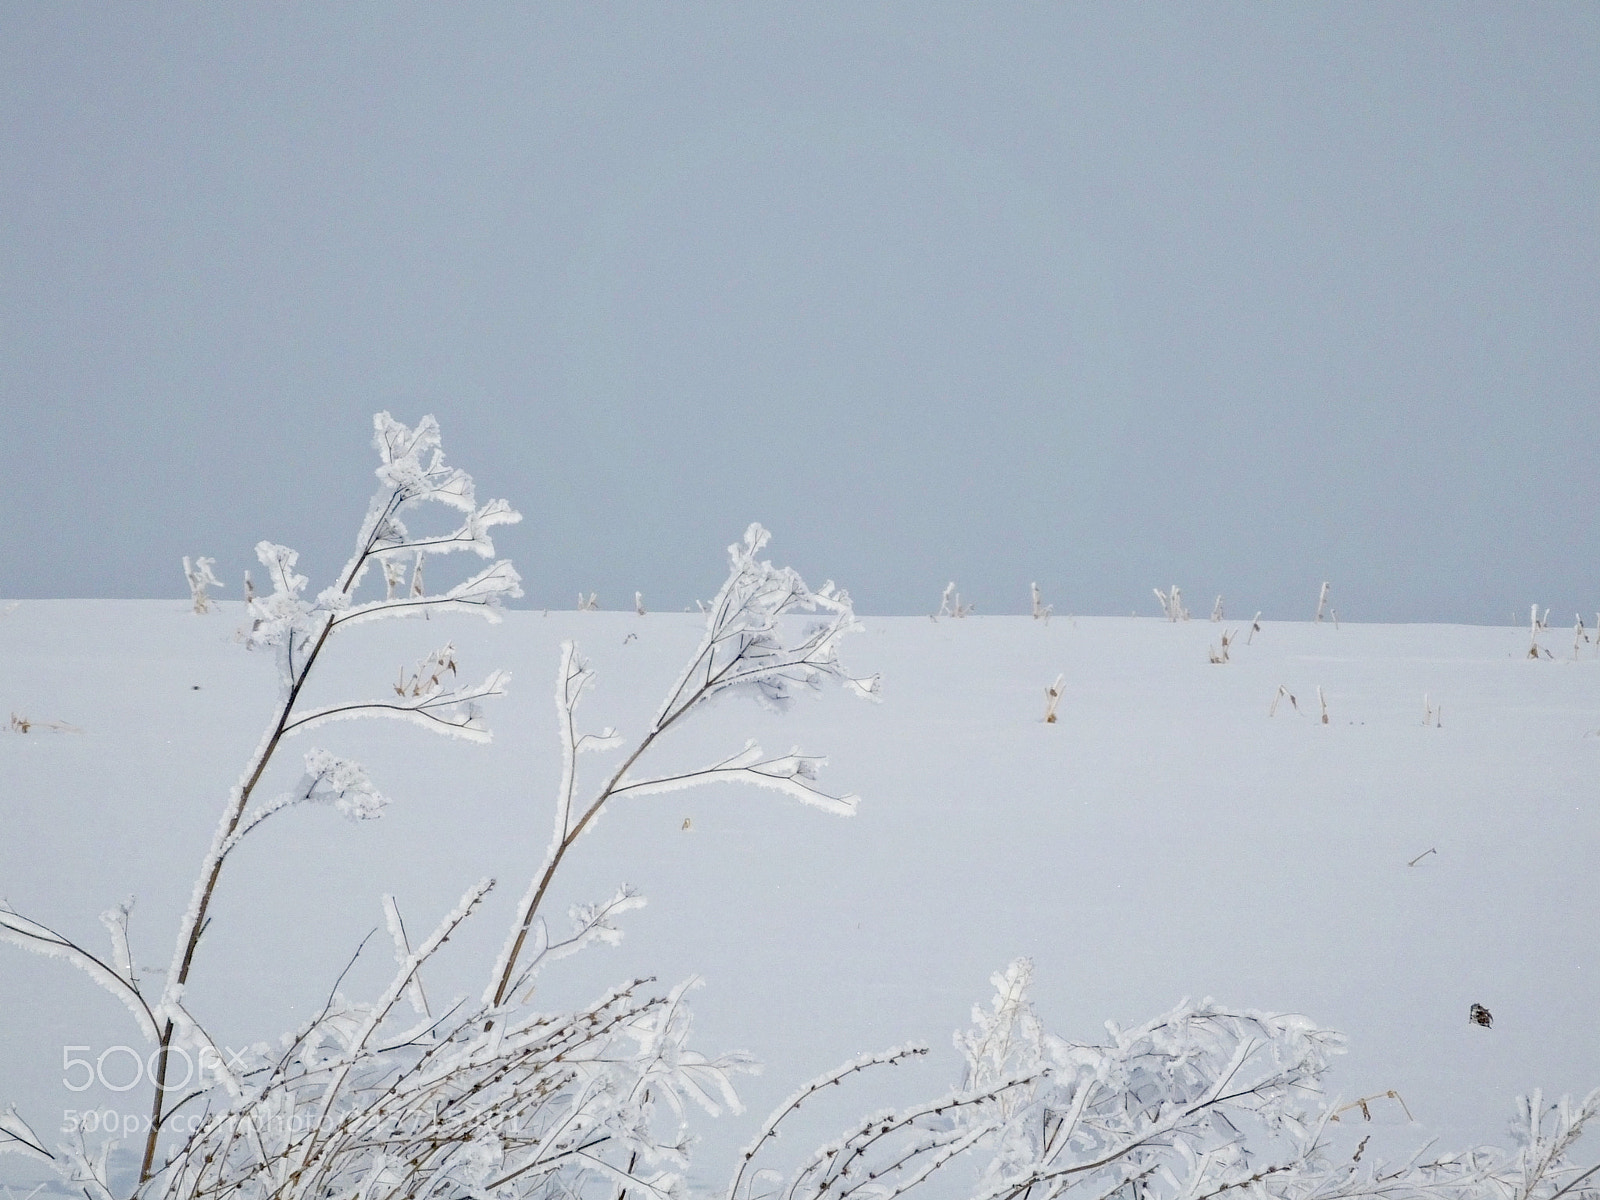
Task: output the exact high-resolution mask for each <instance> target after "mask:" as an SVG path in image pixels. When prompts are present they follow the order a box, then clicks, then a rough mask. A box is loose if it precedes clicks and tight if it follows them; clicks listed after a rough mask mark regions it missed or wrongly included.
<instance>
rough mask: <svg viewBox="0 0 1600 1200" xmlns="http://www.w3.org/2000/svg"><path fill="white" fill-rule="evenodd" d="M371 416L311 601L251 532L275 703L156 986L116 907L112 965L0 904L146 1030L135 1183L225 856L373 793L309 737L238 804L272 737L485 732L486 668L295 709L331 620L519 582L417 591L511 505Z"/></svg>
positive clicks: (498, 595) (420, 440)
mask: <svg viewBox="0 0 1600 1200" xmlns="http://www.w3.org/2000/svg"><path fill="white" fill-rule="evenodd" d="M373 427H374V433H375V436H374V441H375V444H376V447H377V450H378V454H379V458H380V460H381V461H380V465H379V467H378V469H377V475H378V479H379V482H380V487H379V490H378V492H377V493H376V494H375V495H374V496H373V498H372V502H371V504H370V505H369V506H368V510H367V515H366V517H365V519H364V520H363V522H362V524H361V528H360V532H359V534H358V536H357V538H356V549H355V552H354V554H353V555H352V556H351V558H350V560H349V561H348V562H347V563H346V564H345V566H344V568H343V569H342V571H341V572H340V574H339V577H338V582H337V583H336V584H335V585H334V586H332V587H330V588H327V589H325V590H324V591H323V592H321V593H320V594H319V595H318V596H317V597H316V599H315V600H307V599H305V598H304V596H303V595H302V593H303V592H304V590H305V587H306V584H307V582H308V581H307V579H306V577H305V576H304V575H301V574H299V573H298V572H297V571H296V570H295V566H296V562H297V558H298V556H297V555H296V553H295V551H293V550H291V549H289V548H288V547H286V546H279V545H276V544H274V543H272V542H265V541H264V542H261V543H260V544H258V545H257V547H256V556H257V558H258V559H259V560H260V561H261V564H262V566H263V567H264V568H265V569H266V574H267V579H268V581H269V582H270V584H271V591H270V592H268V593H267V594H265V595H257V594H255V593H254V589H253V588H247V591H248V592H249V593H250V594H249V598H248V602H249V609H250V616H251V631H250V634H249V638H248V641H247V644H248V645H249V647H250V648H251V649H259V650H270V651H273V652H274V653H275V655H276V658H277V664H278V677H279V686H280V696H279V704H278V708H277V711H276V714H275V716H274V718H273V720H272V722H271V724H270V725H269V727H268V728H267V730H266V732H265V733H264V734H263V735H262V738H261V741H260V743H259V744H258V745H257V748H256V750H255V752H254V754H252V756H251V758H250V761H249V763H248V764H247V765H246V767H245V770H244V773H243V775H242V776H241V777H240V780H239V783H238V784H237V785H236V786H235V787H234V788H233V789H232V791H231V793H230V794H229V796H228V800H227V803H226V804H225V806H224V809H223V813H222V816H221V819H220V820H219V822H218V825H217V829H216V832H215V834H214V836H213V837H212V840H211V844H210V846H209V848H208V849H207V851H206V856H205V858H204V860H203V861H202V863H201V867H200V871H199V874H198V876H197V877H196V879H195V882H194V885H193V889H192V893H191V898H190V902H189V905H188V908H187V909H186V911H185V912H184V914H183V917H182V920H181V922H180V926H179V931H178V937H177V939H176V945H175V947H174V950H173V957H172V965H171V968H170V969H169V970H168V971H167V974H166V980H165V984H164V986H163V989H162V992H161V995H160V996H159V997H158V998H156V999H155V1000H154V1001H153V1002H151V1001H149V1000H147V999H146V998H145V997H144V996H143V995H142V994H141V993H140V991H139V987H138V984H137V981H136V980H135V979H134V977H133V973H132V968H131V966H130V965H128V963H129V960H128V955H127V949H126V912H125V911H124V913H123V916H122V919H121V920H120V921H117V920H114V919H113V920H111V921H108V926H109V927H110V928H111V931H112V935H113V951H114V960H115V965H114V966H108V965H106V964H105V963H104V962H102V961H101V960H100V959H98V958H96V957H95V956H93V955H91V954H89V953H88V952H87V951H84V950H83V949H82V948H81V947H79V946H77V945H76V944H74V943H73V942H71V941H70V940H68V939H66V938H64V937H62V936H61V935H59V934H57V933H55V932H54V931H52V930H49V929H47V928H45V927H44V926H42V925H39V924H37V923H35V922H32V921H29V920H27V919H26V918H23V917H21V916H18V915H17V914H14V913H9V912H8V913H5V914H3V915H0V937H4V939H5V940H8V941H13V942H16V943H18V944H20V945H22V946H24V947H25V948H27V949H31V950H36V951H40V952H42V953H46V954H50V955H52V956H54V957H58V958H64V959H66V960H67V961H70V962H72V963H73V964H74V965H75V966H78V967H79V968H81V969H82V970H84V971H86V972H88V973H89V974H90V976H91V977H93V978H94V979H95V980H96V981H97V982H99V983H100V984H101V985H102V986H105V987H107V988H108V989H109V990H111V991H112V992H113V993H114V994H116V995H117V996H118V998H119V999H121V1000H122V1001H123V1002H124V1003H125V1004H126V1005H127V1006H128V1007H129V1009H130V1010H131V1011H132V1012H133V1013H134V1016H135V1018H136V1019H137V1020H138V1021H139V1024H140V1028H141V1030H142V1031H143V1032H144V1033H145V1034H146V1036H148V1037H151V1038H152V1040H155V1041H156V1042H157V1043H158V1051H157V1054H156V1056H155V1059H156V1062H157V1066H156V1067H155V1069H154V1071H153V1075H154V1084H155V1086H154V1094H153V1097H152V1101H151V1109H150V1123H149V1133H148V1136H147V1138H146V1140H145V1148H144V1158H143V1162H142V1164H141V1169H140V1179H141V1182H143V1181H147V1180H149V1179H150V1177H151V1175H152V1172H153V1171H154V1169H155V1158H156V1153H157V1147H158V1144H159V1142H160V1139H161V1134H162V1126H163V1123H164V1121H165V1119H166V1117H167V1116H168V1115H169V1097H168V1094H167V1071H168V1067H169V1064H170V1062H171V1055H170V1053H169V1050H170V1049H171V1048H172V1047H173V1046H174V1045H181V1044H187V1043H193V1044H195V1045H198V1046H201V1047H202V1048H204V1047H206V1046H208V1045H209V1038H208V1037H207V1036H206V1035H205V1032H204V1030H203V1028H202V1027H201V1026H200V1025H199V1023H198V1022H196V1021H195V1020H194V1018H193V1017H191V1016H190V1014H189V1013H188V1012H187V1010H186V1009H185V1007H184V1005H183V994H184V990H185V988H186V986H187V984H188V981H189V976H190V973H191V971H192V970H193V967H194V961H195V954H196V951H197V950H198V948H199V945H200V941H201V938H202V937H203V936H204V934H205V931H206V928H207V916H208V914H209V911H210V907H211V902H212V898H213V896H214V895H215V893H216V890H217V886H218V882H219V880H220V877H221V874H222V871H223V867H224V866H225V864H226V862H227V860H228V857H229V856H230V854H231V853H232V852H233V850H234V849H236V848H237V847H238V845H239V843H240V841H241V840H242V839H243V838H244V837H245V836H246V835H247V834H248V833H250V832H251V831H252V830H254V829H255V828H256V827H257V826H259V825H260V824H261V822H262V821H264V820H266V819H267V818H268V817H271V816H273V815H274V814H276V813H278V812H281V811H283V810H285V809H287V808H289V807H292V806H294V805H296V804H300V803H305V802H319V801H320V802H326V803H330V804H332V805H334V806H335V807H337V808H338V809H339V810H340V811H342V812H344V813H345V814H346V815H347V816H351V817H356V818H366V817H374V816H377V815H378V814H379V813H380V811H381V810H382V808H383V806H384V804H385V803H387V800H386V798H385V797H383V796H382V795H381V794H380V793H379V792H378V790H377V789H376V787H374V786H373V784H372V781H371V780H370V779H369V778H368V777H367V774H366V772H365V771H364V770H363V769H362V768H361V767H360V766H359V765H358V764H356V763H352V762H348V761H346V760H344V759H339V758H336V757H335V756H333V755H331V754H328V753H327V752H325V751H321V750H313V751H312V752H311V753H309V754H308V755H307V756H306V760H305V765H306V773H305V775H304V777H303V778H302V779H301V781H300V783H299V784H298V785H297V786H296V788H295V790H294V791H292V792H290V793H287V794H285V795H281V796H279V797H277V798H275V799H273V800H270V801H267V802H265V803H262V804H258V805H256V806H255V807H254V808H252V807H251V805H252V798H253V796H254V794H255V791H256V788H257V786H258V785H259V784H260V782H261V780H262V778H263V777H264V775H265V773H266V771H267V768H268V766H269V764H270V763H271V762H272V760H273V758H274V755H275V753H276V751H277V749H278V747H279V745H280V744H281V743H282V741H283V739H284V738H285V737H286V736H288V735H289V734H291V733H295V732H299V731H303V730H305V729H308V728H310V727H312V726H314V725H317V724H320V723H322V722H324V721H328V720H334V719H338V718H343V717H356V716H394V717H401V718H404V719H407V720H411V721H413V722H415V723H417V724H419V725H422V726H424V727H427V728H430V729H437V730H440V731H443V732H446V733H450V734H453V735H455V736H459V737H465V738H468V739H469V740H473V741H486V740H488V732H487V730H486V729H485V728H484V726H483V722H482V718H481V714H480V711H479V702H480V701H482V700H484V699H487V698H489V697H492V696H498V695H501V694H503V693H504V690H505V683H506V679H507V675H506V673H505V672H503V671H494V672H491V673H490V674H489V676H488V677H487V678H486V679H485V680H484V681H483V682H482V683H479V684H475V685H465V686H448V687H447V686H446V685H445V684H444V682H443V679H442V671H441V672H436V673H435V674H433V675H432V676H430V677H429V678H428V680H427V682H426V683H425V684H419V686H418V687H416V688H415V689H413V690H411V691H409V692H406V693H404V694H402V695H400V696H398V697H397V698H395V699H393V700H378V701H370V700H363V701H355V702H348V703H344V704H334V705H328V706H325V707H322V708H317V709H313V710H311V711H301V710H300V709H299V703H300V699H301V696H302V693H303V690H304V688H305V686H306V682H307V680H308V678H309V677H310V675H311V672H312V668H313V667H314V666H315V664H316V662H317V660H318V657H319V656H320V654H321V653H322V650H323V648H324V647H325V646H326V644H327V642H328V639H329V638H330V636H331V635H332V634H333V633H334V631H335V630H336V629H338V628H341V627H343V626H345V625H350V624H355V623H359V622H361V621H367V620H374V619H379V618H385V617H400V616H409V615H413V614H416V613H419V612H426V613H433V612H452V611H454V612H474V613H478V614H481V615H483V616H486V617H488V618H489V619H491V620H497V619H498V614H497V612H496V609H497V608H498V606H499V604H500V603H501V602H502V601H503V600H504V599H506V598H508V597H513V596H518V595H520V594H521V589H520V587H519V580H518V576H517V573H516V571H515V570H513V569H512V567H511V564H510V563H509V562H506V561H503V560H502V561H499V562H495V563H493V564H492V565H491V566H489V567H487V568H485V569H484V570H482V571H480V572H478V573H477V574H475V575H473V576H472V577H471V578H469V579H467V580H465V581H463V582H461V583H458V584H456V585H455V586H453V587H451V588H449V589H448V590H446V591H444V592H441V593H438V594H429V593H428V592H427V591H426V589H425V588H424V587H423V586H422V564H423V561H424V559H425V558H426V557H427V556H428V555H433V554H443V553H448V552H452V551H456V550H470V551H472V552H473V553H475V554H478V555H480V556H482V557H485V558H492V557H493V555H494V544H493V542H492V540H491V538H490V531H491V530H492V529H493V528H494V527H495V526H498V525H505V524H510V523H512V522H515V521H517V520H519V519H520V517H519V515H518V514H517V513H516V512H515V511H514V510H513V509H512V508H511V507H510V505H508V504H507V503H506V502H505V501H504V500H491V501H489V502H488V503H486V504H482V505H480V504H478V503H477V500H476V499H475V496H474V490H473V484H472V479H471V477H470V476H468V475H467V474H466V473H465V472H464V471H461V470H459V469H457V468H452V467H447V466H446V465H445V462H444V455H443V453H442V451H441V450H440V448H439V426H438V423H437V422H436V421H435V420H434V419H433V418H432V417H431V416H430V417H424V418H423V419H422V420H421V421H420V422H419V423H418V424H417V426H416V428H415V429H410V428H407V427H406V426H405V425H402V424H401V423H400V422H398V421H396V420H394V418H392V417H391V416H390V415H389V414H388V413H379V414H378V415H377V416H375V417H374V418H373ZM429 502H434V503H440V504H443V505H444V506H446V507H447V508H451V509H455V510H457V511H458V512H460V513H461V514H463V515H462V517H461V520H460V522H459V524H458V525H457V526H456V527H455V528H454V529H453V530H452V531H451V532H449V533H446V534H443V535H435V534H413V533H412V532H411V530H410V529H408V528H407V526H406V524H405V521H404V519H403V518H404V516H405V515H407V514H409V512H410V510H411V509H412V508H414V507H416V506H418V505H421V504H424V503H429ZM402 558H403V559H405V560H408V561H409V562H410V563H411V564H412V587H411V589H410V591H409V593H408V594H406V595H404V596H401V595H398V594H397V586H396V585H397V583H398V575H397V573H396V571H395V570H394V568H395V566H396V564H397V563H398V562H399V561H400V560H401V559H402ZM374 564H378V565H380V566H381V567H382V568H383V572H382V573H383V575H384V581H385V595H384V596H383V598H382V599H374V600H372V601H369V602H366V603H360V604H358V603H356V602H355V598H356V594H357V590H358V588H359V587H360V584H361V581H362V579H363V577H364V575H365V573H366V572H367V570H368V568H369V567H371V566H373V565H374ZM211 566H212V560H211V559H208V558H201V559H198V560H196V561H195V562H194V563H192V564H191V563H190V561H189V560H188V559H185V560H184V573H185V576H186V577H187V579H188V580H189V584H190V588H191V590H192V592H193V595H194V601H195V611H197V612H203V611H205V610H206V608H207V607H208V601H207V599H206V588H207V587H216V586H220V584H219V583H218V581H217V579H216V577H215V576H214V575H213V574H212V572H211ZM440 653H442V654H445V655H447V656H450V667H451V669H452V672H453V669H454V659H453V647H449V646H447V647H446V648H445V650H444V651H442V652H440ZM435 657H437V656H435ZM428 661H429V660H424V662H425V663H426V662H428ZM419 674H420V669H419ZM108 915H110V914H108ZM79 1168H81V1169H79ZM75 1170H78V1173H79V1175H81V1176H82V1178H81V1179H80V1180H79V1182H80V1183H86V1184H88V1185H89V1187H90V1189H91V1190H95V1189H97V1188H101V1187H102V1182H97V1181H99V1180H100V1177H99V1176H98V1175H97V1174H96V1170H95V1169H94V1167H93V1164H92V1163H90V1162H89V1160H88V1159H86V1158H85V1159H82V1161H81V1162H79V1163H78V1166H77V1167H75Z"/></svg>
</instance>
